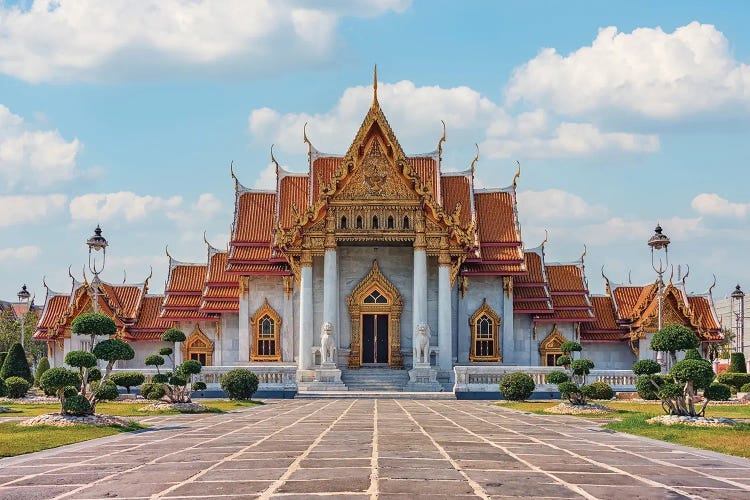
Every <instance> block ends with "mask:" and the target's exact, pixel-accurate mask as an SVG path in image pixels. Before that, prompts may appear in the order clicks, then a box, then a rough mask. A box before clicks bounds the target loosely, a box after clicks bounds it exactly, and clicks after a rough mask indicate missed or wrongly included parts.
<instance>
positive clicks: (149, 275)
mask: <svg viewBox="0 0 750 500" xmlns="http://www.w3.org/2000/svg"><path fill="white" fill-rule="evenodd" d="M148 268H149V271H148V276H146V285H148V280H150V279H151V278H153V277H154V266H148Z"/></svg>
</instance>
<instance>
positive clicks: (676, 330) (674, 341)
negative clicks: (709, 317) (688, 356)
mask: <svg viewBox="0 0 750 500" xmlns="http://www.w3.org/2000/svg"><path fill="white" fill-rule="evenodd" d="M699 345H700V343H699V342H698V337H696V336H695V333H693V330H691V329H690V328H688V327H686V326H683V325H667V326H665V327H664V328H662V329H661V330H659V331H658V332H656V333H655V334H654V336H653V337H651V342H650V344H649V347H650V348H651V350H652V351H664V352H669V353H675V352H677V351H686V350H688V349H697V348H698V346H699Z"/></svg>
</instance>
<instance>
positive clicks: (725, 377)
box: [716, 372, 750, 390]
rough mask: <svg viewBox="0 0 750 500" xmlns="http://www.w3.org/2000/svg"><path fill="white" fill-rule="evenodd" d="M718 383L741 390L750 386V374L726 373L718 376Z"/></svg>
mask: <svg viewBox="0 0 750 500" xmlns="http://www.w3.org/2000/svg"><path fill="white" fill-rule="evenodd" d="M716 381H717V382H719V383H720V384H726V385H728V386H730V387H734V388H735V389H737V390H739V389H740V388H741V387H742V386H743V385H745V384H750V374H748V373H732V372H724V373H719V374H718V375H717V376H716Z"/></svg>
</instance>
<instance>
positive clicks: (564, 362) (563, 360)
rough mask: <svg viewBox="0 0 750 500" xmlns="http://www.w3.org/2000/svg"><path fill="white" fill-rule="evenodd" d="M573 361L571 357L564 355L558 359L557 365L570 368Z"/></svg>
mask: <svg viewBox="0 0 750 500" xmlns="http://www.w3.org/2000/svg"><path fill="white" fill-rule="evenodd" d="M571 361H572V360H571V359H570V356H565V355H562V356H560V357H558V358H557V362H556V363H555V364H556V365H557V366H568V365H569V364H570V362H571Z"/></svg>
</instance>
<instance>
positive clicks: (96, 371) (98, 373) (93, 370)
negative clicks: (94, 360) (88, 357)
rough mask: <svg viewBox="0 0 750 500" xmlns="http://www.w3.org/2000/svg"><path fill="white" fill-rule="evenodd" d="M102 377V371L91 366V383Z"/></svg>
mask: <svg viewBox="0 0 750 500" xmlns="http://www.w3.org/2000/svg"><path fill="white" fill-rule="evenodd" d="M101 379H102V371H101V370H100V369H99V368H97V367H95V366H94V367H93V368H89V383H91V382H98V381H99V380H101Z"/></svg>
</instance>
